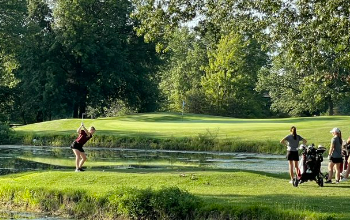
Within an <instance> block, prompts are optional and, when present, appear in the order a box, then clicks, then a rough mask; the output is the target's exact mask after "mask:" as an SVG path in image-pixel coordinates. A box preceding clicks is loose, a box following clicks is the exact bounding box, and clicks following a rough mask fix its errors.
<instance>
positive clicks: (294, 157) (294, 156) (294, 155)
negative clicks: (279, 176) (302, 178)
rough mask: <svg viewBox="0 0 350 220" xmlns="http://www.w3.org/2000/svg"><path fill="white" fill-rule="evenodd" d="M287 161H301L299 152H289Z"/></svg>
mask: <svg viewBox="0 0 350 220" xmlns="http://www.w3.org/2000/svg"><path fill="white" fill-rule="evenodd" d="M287 160H294V161H299V153H298V151H287Z"/></svg>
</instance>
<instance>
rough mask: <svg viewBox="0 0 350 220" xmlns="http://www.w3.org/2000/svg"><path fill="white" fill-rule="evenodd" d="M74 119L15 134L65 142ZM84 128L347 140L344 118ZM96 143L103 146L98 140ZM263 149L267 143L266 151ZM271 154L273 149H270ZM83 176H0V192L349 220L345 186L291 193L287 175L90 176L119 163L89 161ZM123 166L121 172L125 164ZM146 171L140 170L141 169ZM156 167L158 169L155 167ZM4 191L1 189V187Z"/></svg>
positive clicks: (157, 119)
mask: <svg viewBox="0 0 350 220" xmlns="http://www.w3.org/2000/svg"><path fill="white" fill-rule="evenodd" d="M80 122H81V120H79V119H62V120H56V121H49V122H43V123H37V124H31V125H26V126H21V127H17V128H15V130H16V131H17V132H19V133H28V134H29V133H34V134H35V135H43V136H45V135H48V136H50V135H56V134H64V135H66V134H68V135H73V136H75V130H76V128H77V127H79V125H80ZM84 122H85V125H86V126H90V125H93V126H95V127H96V129H97V133H96V136H98V135H107V136H117V137H150V138H160V139H164V138H178V137H198V135H199V134H201V135H204V134H205V135H213V136H216V135H217V136H218V138H219V139H220V140H224V139H229V140H237V141H239V142H241V143H244V142H245V141H246V142H251V141H257V142H264V141H269V142H273V143H278V142H279V140H280V139H282V138H283V137H284V136H285V135H287V134H289V128H290V127H291V126H292V125H294V126H296V127H297V129H298V133H299V134H300V135H301V136H303V137H304V138H306V139H307V140H308V142H309V143H315V144H316V145H318V144H323V145H325V146H327V147H328V144H329V142H330V140H331V138H332V136H331V134H330V132H329V131H330V130H331V129H332V128H333V127H339V128H340V129H341V130H342V134H343V139H347V137H348V136H349V133H350V117H348V116H332V117H326V116H323V117H308V118H285V119H235V118H225V117H214V116H204V115H193V114H191V115H185V116H184V117H183V118H182V117H181V115H180V114H171V113H152V114H136V115H130V116H123V117H114V118H99V119H85V120H84ZM102 141H103V140H102ZM269 142H267V143H269ZM277 147H279V146H277ZM22 159H27V160H32V161H35V162H39V163H47V164H52V165H60V166H71V163H72V161H71V160H69V159H54V160H51V159H45V158H40V157H37V158H25V157H22ZM89 162H90V164H89V166H90V168H91V170H90V171H88V172H85V173H74V172H71V171H43V172H30V173H21V174H14V175H6V176H0V193H1V188H2V187H5V186H8V185H10V186H11V187H16V186H18V187H26V188H29V189H30V188H38V187H39V188H41V187H42V188H45V189H56V190H70V189H83V190H87V192H88V193H90V194H93V195H104V194H108V192H110V191H112V190H115V189H116V188H123V187H135V188H139V189H145V188H148V187H151V188H153V189H160V188H162V187H171V186H177V187H179V188H181V189H184V190H188V191H189V192H190V193H192V194H194V195H197V196H200V197H201V198H203V199H204V200H205V201H208V202H209V203H212V204H224V205H227V204H228V205H232V206H235V207H246V206H249V205H253V206H260V205H261V206H267V207H272V208H276V209H282V210H290V211H291V212H296V213H298V212H304V213H312V212H315V213H321V214H326V215H334V216H335V217H336V218H339V219H350V211H348V210H349V207H350V200H349V199H348V198H347V197H348V195H349V194H350V182H346V183H340V184H331V185H326V186H325V187H318V185H317V184H316V183H315V182H309V183H304V184H302V185H301V186H300V187H297V188H295V187H293V186H292V185H291V184H289V183H288V175H287V174H279V175H277V174H268V173H262V172H254V171H237V170H201V169H199V168H193V167H187V166H185V165H184V164H174V165H175V166H174V168H172V169H163V170H149V169H143V170H137V169H133V170H129V169H119V170H117V171H116V172H111V171H106V172H103V171H96V170H97V169H98V167H99V166H119V165H122V163H119V162H118V161H114V162H98V161H95V162H94V161H89ZM126 165H127V164H126ZM146 165H147V163H146ZM158 165H160V166H162V164H161V162H160V164H158ZM5 188H6V187H5Z"/></svg>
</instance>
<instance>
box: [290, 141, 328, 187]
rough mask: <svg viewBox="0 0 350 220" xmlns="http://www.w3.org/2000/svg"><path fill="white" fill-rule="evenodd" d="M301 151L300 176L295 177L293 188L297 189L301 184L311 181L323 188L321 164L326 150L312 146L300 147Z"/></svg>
mask: <svg viewBox="0 0 350 220" xmlns="http://www.w3.org/2000/svg"><path fill="white" fill-rule="evenodd" d="M299 149H301V150H302V156H301V160H300V162H299V169H300V174H296V175H295V178H294V179H293V186H295V187H297V186H298V185H299V184H300V183H303V182H307V181H309V180H315V181H316V183H317V184H318V185H319V186H323V178H324V175H323V174H322V173H321V163H322V161H323V153H324V152H325V151H326V148H325V147H323V146H318V148H317V149H316V148H315V146H314V144H311V145H309V146H307V147H306V146H305V145H300V147H299Z"/></svg>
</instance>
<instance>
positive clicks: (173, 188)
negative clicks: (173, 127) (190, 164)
mask: <svg viewBox="0 0 350 220" xmlns="http://www.w3.org/2000/svg"><path fill="white" fill-rule="evenodd" d="M150 187H152V188H150ZM349 193H350V183H342V184H337V185H326V186H325V187H323V188H321V187H318V186H317V184H316V183H315V182H310V183H305V184H303V185H301V186H300V187H298V188H295V187H293V186H291V184H289V183H288V181H287V177H286V176H284V175H273V174H267V173H257V172H242V171H236V170H229V171H228V170H225V171H216V170H207V171H203V170H201V171H199V170H191V171H188V170H187V171H184V170H176V171H171V172H169V171H168V170H167V171H164V172H163V171H162V170H159V171H152V172H148V171H145V170H133V171H130V170H120V171H118V172H98V171H88V172H84V173H74V172H68V171H67V172H65V171H47V172H35V173H22V174H15V175H7V176H2V177H0V198H1V203H2V204H3V206H7V207H12V208H13V207H17V208H22V209H26V210H41V211H48V212H52V213H59V214H61V215H62V214H65V215H71V216H74V217H75V218H89V219H98V218H105V219H116V218H119V219H123V218H135V219H154V218H162V219H228V218H230V219H349V218H350V213H349V212H348V207H349V205H350V200H348V199H346V198H344V195H348V194H349Z"/></svg>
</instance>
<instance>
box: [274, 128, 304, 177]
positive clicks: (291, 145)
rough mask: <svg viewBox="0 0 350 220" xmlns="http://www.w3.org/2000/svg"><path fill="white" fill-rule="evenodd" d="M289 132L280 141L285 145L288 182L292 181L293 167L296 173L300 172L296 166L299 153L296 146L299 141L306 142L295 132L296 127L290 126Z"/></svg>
mask: <svg viewBox="0 0 350 220" xmlns="http://www.w3.org/2000/svg"><path fill="white" fill-rule="evenodd" d="M290 133H291V134H289V135H287V136H286V137H284V138H283V139H282V140H281V141H280V143H281V144H283V145H285V146H286V147H287V160H288V164H289V175H290V181H289V183H293V177H294V173H293V170H294V168H295V171H296V173H297V175H298V176H299V175H301V174H300V169H299V167H298V161H299V154H298V146H299V142H300V141H303V143H304V144H306V142H307V141H306V140H305V139H304V138H302V137H301V136H300V135H298V134H297V128H296V127H294V126H292V127H291V128H290Z"/></svg>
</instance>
